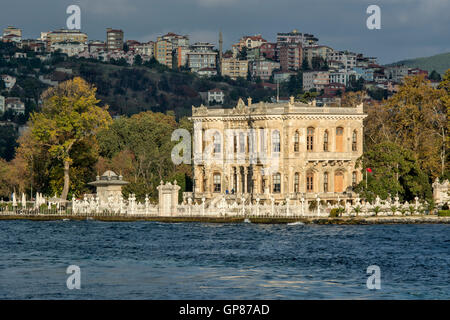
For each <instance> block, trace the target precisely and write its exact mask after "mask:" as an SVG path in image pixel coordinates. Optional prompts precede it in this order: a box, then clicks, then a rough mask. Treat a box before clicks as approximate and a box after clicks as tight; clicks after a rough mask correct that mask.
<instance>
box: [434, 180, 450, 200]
mask: <svg viewBox="0 0 450 320" xmlns="http://www.w3.org/2000/svg"><path fill="white" fill-rule="evenodd" d="M449 186H450V184H449V182H448V180H445V181H444V182H442V183H439V179H438V178H436V180H435V181H434V183H433V200H434V202H436V204H438V205H443V204H445V203H448V202H449V201H450V192H449Z"/></svg>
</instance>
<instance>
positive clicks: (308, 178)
mask: <svg viewBox="0 0 450 320" xmlns="http://www.w3.org/2000/svg"><path fill="white" fill-rule="evenodd" d="M313 179H314V174H313V173H312V172H308V174H307V175H306V192H313V191H314V185H313Z"/></svg>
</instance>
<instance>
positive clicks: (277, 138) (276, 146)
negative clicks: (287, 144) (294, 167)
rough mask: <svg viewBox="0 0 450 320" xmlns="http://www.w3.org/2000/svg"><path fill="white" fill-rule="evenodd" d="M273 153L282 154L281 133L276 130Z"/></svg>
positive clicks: (273, 139)
mask: <svg viewBox="0 0 450 320" xmlns="http://www.w3.org/2000/svg"><path fill="white" fill-rule="evenodd" d="M272 146H273V152H280V131H278V130H275V131H274V132H273V133H272Z"/></svg>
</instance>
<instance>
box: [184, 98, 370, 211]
mask: <svg viewBox="0 0 450 320" xmlns="http://www.w3.org/2000/svg"><path fill="white" fill-rule="evenodd" d="M365 117H366V115H365V114H364V112H363V105H362V104H360V105H358V106H354V107H327V106H323V107H319V106H316V104H315V102H311V103H309V104H305V103H301V102H295V101H294V98H293V97H291V99H290V101H289V102H288V103H265V102H260V103H255V104H252V100H251V98H249V99H248V102H247V105H246V104H245V103H244V101H242V99H240V100H239V101H238V104H237V106H236V107H234V108H232V109H231V108H230V109H223V108H216V107H205V106H203V105H201V106H200V107H198V108H195V107H192V117H191V120H192V121H193V124H194V144H193V145H194V190H193V192H194V194H193V197H194V199H195V200H197V201H198V200H201V199H203V198H205V199H206V200H207V201H208V200H210V201H214V199H215V198H222V196H221V195H225V197H226V198H228V199H233V198H237V199H238V200H240V201H242V200H243V199H245V201H246V202H251V201H253V200H255V199H260V200H261V201H265V202H266V203H267V202H270V201H272V199H274V200H275V202H281V201H286V199H287V198H289V199H290V200H293V201H294V202H295V201H296V200H300V199H302V198H303V199H305V200H312V199H316V198H317V197H319V198H320V199H322V200H325V201H332V200H339V199H341V200H349V201H352V199H354V198H355V197H356V194H355V193H354V192H353V191H352V187H353V186H354V185H356V184H357V183H358V182H359V181H360V180H361V179H362V178H363V177H362V173H361V171H360V170H358V169H356V168H355V162H356V160H357V159H358V158H359V157H360V156H361V155H362V151H363V119H364V118H365ZM218 196H220V197H218Z"/></svg>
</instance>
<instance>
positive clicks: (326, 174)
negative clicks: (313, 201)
mask: <svg viewBox="0 0 450 320" xmlns="http://www.w3.org/2000/svg"><path fill="white" fill-rule="evenodd" d="M323 192H328V172H325V173H324V174H323Z"/></svg>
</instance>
